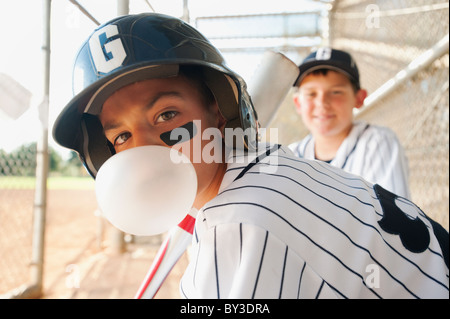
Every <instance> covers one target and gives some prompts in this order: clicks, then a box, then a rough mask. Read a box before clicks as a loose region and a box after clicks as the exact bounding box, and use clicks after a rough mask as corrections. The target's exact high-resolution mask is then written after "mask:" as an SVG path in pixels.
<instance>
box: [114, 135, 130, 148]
mask: <svg viewBox="0 0 450 319" xmlns="http://www.w3.org/2000/svg"><path fill="white" fill-rule="evenodd" d="M130 137H131V133H130V132H124V133H121V134H120V135H119V136H117V137H116V139H115V140H114V146H118V145H122V144H123V143H125V142H126V141H127V140H128V139H129V138H130Z"/></svg>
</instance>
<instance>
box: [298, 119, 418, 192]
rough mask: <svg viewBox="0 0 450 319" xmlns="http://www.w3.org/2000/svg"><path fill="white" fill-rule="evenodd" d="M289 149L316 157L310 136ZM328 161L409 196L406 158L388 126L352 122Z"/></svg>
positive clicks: (300, 155) (299, 155) (306, 156)
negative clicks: (342, 140) (333, 155)
mask: <svg viewBox="0 0 450 319" xmlns="http://www.w3.org/2000/svg"><path fill="white" fill-rule="evenodd" d="M289 148H290V149H291V150H292V152H293V153H294V154H295V155H296V156H298V157H301V158H306V159H315V153H314V138H313V137H312V135H308V136H307V137H305V138H304V139H302V140H301V141H299V142H296V143H293V144H290V145H289ZM330 164H331V165H333V166H336V167H339V168H342V169H343V170H345V171H347V172H350V173H353V174H356V175H359V176H362V177H363V178H364V179H366V180H367V181H370V182H372V183H376V184H380V185H381V186H383V187H384V188H386V189H387V190H389V191H391V192H393V193H395V194H397V195H400V196H403V197H406V198H409V199H410V198H411V195H410V191H409V185H408V181H409V170H408V161H407V159H406V156H405V153H404V150H403V148H402V146H401V145H400V143H399V141H398V139H397V136H396V135H395V133H394V132H393V131H392V130H390V129H389V128H387V127H383V126H376V125H372V124H368V123H366V122H355V123H354V125H353V128H352V130H351V132H350V134H349V135H348V136H347V138H346V139H345V140H344V142H343V143H342V145H341V146H340V148H339V150H338V152H337V153H336V156H335V158H334V159H333V160H332V161H331V162H330Z"/></svg>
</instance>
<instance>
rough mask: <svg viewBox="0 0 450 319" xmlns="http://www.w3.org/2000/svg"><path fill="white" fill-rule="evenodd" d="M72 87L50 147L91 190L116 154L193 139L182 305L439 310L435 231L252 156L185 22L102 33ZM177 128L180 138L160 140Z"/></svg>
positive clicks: (164, 19) (232, 83)
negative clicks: (61, 152) (405, 302)
mask: <svg viewBox="0 0 450 319" xmlns="http://www.w3.org/2000/svg"><path fill="white" fill-rule="evenodd" d="M74 82H75V84H76V85H77V86H76V87H78V88H79V91H78V92H77V95H76V96H75V97H74V98H73V99H72V100H71V101H70V102H69V104H68V105H67V106H66V108H65V109H64V110H63V111H62V113H61V114H60V115H59V117H58V119H57V121H56V122H55V126H54V131H53V136H54V138H55V140H56V141H57V142H58V143H60V144H61V145H63V146H65V147H68V148H71V149H73V150H75V151H77V152H78V153H79V155H80V158H81V160H82V161H83V163H84V165H85V166H86V168H87V170H88V171H89V172H90V173H91V175H92V176H93V177H95V176H96V174H97V171H98V170H99V168H100V167H101V166H102V165H103V163H104V162H105V161H106V160H107V159H108V158H110V157H111V156H114V154H115V153H118V152H122V151H126V150H128V149H131V148H134V147H137V146H141V145H160V146H165V147H175V146H179V145H180V144H185V145H190V143H194V142H195V141H194V140H195V139H198V138H201V141H200V142H199V145H201V153H202V158H201V160H198V158H197V160H196V157H195V156H196V155H199V154H193V152H187V151H186V150H191V151H195V147H194V148H190V147H183V148H182V150H183V152H186V153H185V154H186V156H188V157H189V158H190V159H191V161H192V163H193V165H194V168H195V171H196V173H197V178H198V189H197V195H196V199H195V202H194V205H193V206H194V208H195V209H197V210H198V213H197V216H196V225H195V229H194V234H193V243H192V254H191V258H190V263H189V265H188V267H187V269H186V272H185V274H184V276H183V278H182V281H181V283H180V292H181V295H182V297H185V298H448V292H449V291H448V287H449V281H448V232H446V231H445V230H444V229H443V228H442V227H441V226H440V225H438V224H437V223H435V222H434V221H432V220H430V219H429V218H428V217H427V216H426V215H425V214H424V213H423V212H422V211H421V210H420V209H419V208H418V207H417V206H416V205H414V204H413V203H412V202H410V201H409V200H407V199H404V198H401V197H398V196H397V195H394V194H393V193H391V192H389V191H387V190H385V189H384V188H383V187H381V186H379V185H373V184H371V183H369V182H367V181H365V180H364V179H362V178H360V177H357V176H355V175H351V174H349V173H347V172H344V171H343V170H341V169H338V168H335V167H332V166H330V165H327V164H324V163H322V162H319V161H309V160H305V159H300V158H297V157H295V156H293V155H292V153H291V152H290V151H289V150H288V149H286V148H285V147H283V146H281V145H277V144H266V145H259V144H258V142H257V136H256V134H254V133H255V132H257V130H258V123H257V117H256V114H255V111H254V108H253V105H252V103H251V99H250V97H249V96H248V94H247V91H246V85H245V82H244V81H243V80H242V78H240V77H239V76H238V75H237V74H236V73H234V72H233V71H231V70H230V69H229V68H228V67H227V66H226V64H225V62H224V60H223V58H222V56H221V54H220V53H219V51H218V50H217V49H215V48H214V47H213V46H212V44H211V43H210V42H209V41H208V40H207V39H206V38H204V37H203V36H202V35H201V34H200V33H198V31H196V30H195V29H194V28H192V27H191V26H190V25H188V24H186V23H185V22H183V21H181V20H179V19H176V18H172V17H169V16H165V15H160V14H154V13H149V14H140V15H129V16H123V17H119V18H116V19H114V20H112V21H110V22H108V23H106V24H104V25H101V26H100V27H99V28H98V29H97V30H96V31H95V32H94V33H93V34H92V35H91V36H90V37H89V39H88V40H87V41H86V42H85V43H84V44H83V45H82V47H81V50H80V51H79V53H78V55H77V58H76V61H75V72H74ZM180 127H183V128H185V129H186V130H187V131H188V132H189V133H190V134H189V135H187V138H184V139H181V140H176V141H174V140H172V139H171V138H170V135H171V134H170V132H172V131H173V130H175V129H179V128H180ZM206 130H209V132H211V130H213V131H217V132H219V133H220V134H219V135H220V136H219V138H218V139H216V138H215V137H214V134H205V133H206ZM230 132H233V138H231V139H230V138H228V136H227V134H229V133H230ZM236 132H241V133H242V132H244V133H245V134H242V135H239V134H234V133H236ZM239 137H241V138H240V139H239ZM212 142H215V143H216V142H217V144H214V145H216V146H218V147H213V148H211V147H209V146H210V145H211V144H210V143H212ZM205 149H207V150H208V151H207V153H208V154H210V152H214V155H216V156H214V158H215V160H214V161H212V162H211V161H209V160H207V159H205V158H204V154H205V152H204V151H205ZM197 152H198V150H197ZM130 165H132V163H130ZM151 195H152V194H149V197H150V196H151ZM173 196H174V200H176V194H173ZM125 213H126V212H124V214H125Z"/></svg>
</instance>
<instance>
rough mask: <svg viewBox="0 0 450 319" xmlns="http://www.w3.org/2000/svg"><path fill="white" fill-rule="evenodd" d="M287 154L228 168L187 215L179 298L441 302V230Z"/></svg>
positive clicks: (368, 187) (357, 182) (406, 205)
mask: <svg viewBox="0 0 450 319" xmlns="http://www.w3.org/2000/svg"><path fill="white" fill-rule="evenodd" d="M288 152H289V150H287V152H286V150H285V149H283V148H281V149H279V150H277V149H276V148H275V149H272V152H271V153H270V154H269V155H267V153H263V154H262V155H261V156H260V157H258V160H255V161H254V162H255V164H254V165H253V164H250V165H247V164H246V163H236V161H237V159H238V157H235V158H234V161H235V162H234V163H230V164H229V165H228V169H227V172H226V174H225V177H224V179H223V182H222V185H221V188H220V191H219V194H218V196H217V197H216V198H214V199H213V200H211V201H210V202H209V203H208V204H207V205H205V207H203V208H202V209H201V210H200V211H199V214H198V216H197V222H196V228H195V231H194V236H193V247H192V251H191V253H192V255H191V263H190V264H189V266H188V268H187V270H186V272H185V274H184V277H183V278H182V281H181V284H180V291H181V294H182V296H184V297H186V298H448V296H449V290H448V287H449V280H448V233H447V232H446V231H445V230H444V229H443V228H442V227H440V226H439V225H437V224H435V223H434V222H432V221H430V220H429V219H428V218H427V217H426V216H425V214H424V213H423V212H421V211H420V209H418V208H417V207H416V206H415V205H414V204H412V203H411V202H409V201H408V200H406V199H403V198H396V196H394V195H393V194H391V193H389V192H387V191H385V190H384V189H382V188H380V187H378V186H375V187H374V186H373V185H372V184H370V183H368V182H366V181H364V180H362V179H360V178H359V177H357V176H354V175H351V174H348V173H346V172H344V171H342V170H340V169H337V168H334V167H332V166H330V165H328V164H326V163H322V162H319V161H309V160H304V159H299V158H296V157H294V156H292V155H290V154H288ZM289 153H290V152H289ZM414 220H415V221H414ZM408 221H409V222H408ZM409 230H412V233H411V232H408V231H409ZM434 230H436V231H437V232H438V233H439V232H440V235H439V236H441V237H442V240H441V241H438V239H437V237H436V236H435V231H434ZM445 241H446V243H445ZM441 245H443V246H445V245H447V248H445V247H444V249H443V251H444V253H443V252H442V249H441ZM443 255H446V256H445V257H444V256H443ZM445 260H447V264H446V262H445Z"/></svg>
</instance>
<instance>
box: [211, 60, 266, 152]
mask: <svg viewBox="0 0 450 319" xmlns="http://www.w3.org/2000/svg"><path fill="white" fill-rule="evenodd" d="M203 76H204V78H205V83H206V85H207V86H208V87H209V89H210V90H211V92H212V93H213V95H214V97H215V99H216V101H217V104H218V106H219V109H220V112H221V114H222V116H223V117H224V118H225V119H226V121H227V123H226V126H225V132H224V133H225V134H226V133H227V131H229V130H231V131H232V135H233V136H230V137H228V138H227V136H225V143H226V144H227V146H229V147H231V148H238V149H247V150H256V149H257V135H258V122H257V121H258V118H257V115H256V111H255V109H254V107H253V103H252V102H251V99H250V96H249V95H248V93H247V90H246V84H245V82H244V81H243V80H242V79H240V78H239V77H238V76H237V75H234V76H235V79H233V78H232V77H231V76H229V75H227V74H226V73H223V72H221V71H217V70H215V69H213V68H204V70H203ZM236 81H238V83H236ZM234 138H236V140H234Z"/></svg>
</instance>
